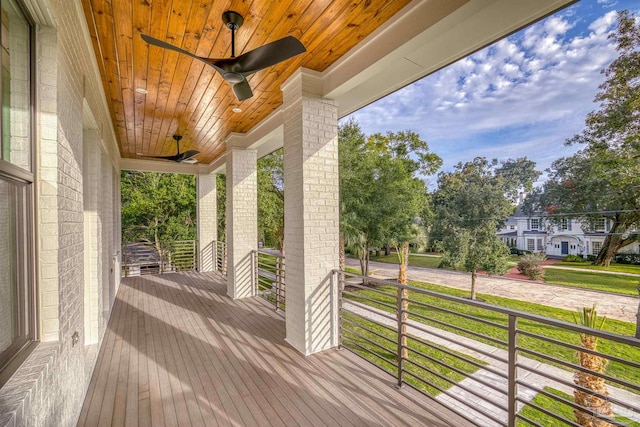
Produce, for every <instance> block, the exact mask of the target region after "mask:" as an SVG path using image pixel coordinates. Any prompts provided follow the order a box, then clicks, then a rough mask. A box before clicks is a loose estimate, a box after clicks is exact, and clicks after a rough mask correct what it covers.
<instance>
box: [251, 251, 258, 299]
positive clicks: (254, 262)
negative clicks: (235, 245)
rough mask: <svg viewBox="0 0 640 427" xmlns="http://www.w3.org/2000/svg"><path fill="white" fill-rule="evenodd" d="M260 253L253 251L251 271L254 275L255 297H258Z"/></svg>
mask: <svg viewBox="0 0 640 427" xmlns="http://www.w3.org/2000/svg"><path fill="white" fill-rule="evenodd" d="M257 261H258V251H251V271H252V273H253V296H254V297H255V296H257V295H258V262H257Z"/></svg>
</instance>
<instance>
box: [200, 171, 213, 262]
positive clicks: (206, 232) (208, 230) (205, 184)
mask: <svg viewBox="0 0 640 427" xmlns="http://www.w3.org/2000/svg"><path fill="white" fill-rule="evenodd" d="M196 180H197V191H198V194H197V197H198V206H197V220H196V223H197V225H198V251H199V253H198V270H199V271H214V270H215V263H216V243H215V242H216V240H218V205H217V200H216V174H207V175H205V174H203V175H198V176H197V177H196Z"/></svg>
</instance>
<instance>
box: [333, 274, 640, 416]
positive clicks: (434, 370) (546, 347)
mask: <svg viewBox="0 0 640 427" xmlns="http://www.w3.org/2000/svg"><path fill="white" fill-rule="evenodd" d="M334 273H335V274H337V275H338V276H339V279H338V280H339V283H341V285H340V290H339V299H338V302H339V331H340V333H339V343H340V347H343V348H347V349H349V350H351V351H353V352H354V353H356V354H358V355H360V356H362V357H364V358H365V359H367V360H369V361H371V362H373V363H375V364H376V365H377V366H379V367H380V368H382V369H384V370H386V371H387V372H389V373H390V374H392V375H394V376H395V377H396V379H397V383H398V386H405V385H409V386H411V387H414V388H416V389H418V390H420V391H421V392H423V393H425V394H428V395H431V396H433V397H434V398H435V399H436V400H438V401H440V402H441V403H443V404H444V405H445V406H447V407H449V408H450V409H452V410H453V411H455V412H457V413H458V414H459V415H461V416H463V417H464V418H466V419H468V420H469V421H471V422H473V423H474V424H477V425H482V426H493V425H496V426H509V427H513V426H516V425H518V426H520V425H533V426H547V425H570V426H580V424H579V423H578V422H577V421H576V420H577V417H583V419H585V418H586V419H589V418H591V420H592V421H593V425H597V426H610V425H614V426H627V425H633V426H640V340H638V339H636V338H633V337H632V336H631V334H632V333H633V328H632V327H629V328H628V329H629V331H627V330H626V329H625V328H626V326H625V325H623V324H622V322H615V321H611V322H612V326H611V327H612V328H615V329H616V330H621V331H624V332H625V333H627V332H628V333H629V336H626V335H622V334H621V333H611V332H607V331H603V330H598V329H591V328H587V327H584V326H580V325H577V324H574V323H569V322H565V321H562V320H557V319H552V318H548V317H543V316H539V315H535V314H530V313H526V312H522V311H518V310H512V309H508V308H504V307H499V306H494V305H490V304H486V303H483V302H480V301H472V300H469V299H466V298H461V297H457V296H452V295H447V294H441V293H437V292H433V291H429V290H427V289H423V288H418V287H412V286H403V285H399V284H397V283H395V282H392V281H386V280H379V279H374V278H371V277H366V278H365V277H364V276H361V275H358V274H352V273H347V272H343V271H335V272H334ZM342 275H344V281H342V277H343V276H342ZM365 279H366V283H367V284H366V285H364V284H363V283H365V282H364V280H365ZM613 323H615V324H613ZM629 326H632V325H629ZM589 337H592V338H589ZM585 339H587V340H589V339H596V340H597V341H598V347H597V350H596V349H589V348H585V347H583V346H582V345H581V342H583V340H585ZM598 363H600V364H601V365H598ZM598 366H606V368H605V369H603V370H601V369H599V368H598ZM604 387H606V388H604ZM574 394H575V396H576V398H575V399H574ZM585 402H590V404H589V407H586V406H584V405H585Z"/></svg>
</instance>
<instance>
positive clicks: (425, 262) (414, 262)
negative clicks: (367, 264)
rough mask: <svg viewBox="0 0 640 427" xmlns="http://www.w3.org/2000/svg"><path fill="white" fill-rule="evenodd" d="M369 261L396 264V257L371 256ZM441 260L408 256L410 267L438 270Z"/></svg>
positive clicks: (394, 255) (430, 257)
mask: <svg viewBox="0 0 640 427" xmlns="http://www.w3.org/2000/svg"><path fill="white" fill-rule="evenodd" d="M370 260H371V261H379V262H388V263H390V264H398V256H397V255H396V254H391V255H382V256H372V257H370ZM441 260H442V257H439V256H415V255H412V254H409V265H410V266H411V267H425V268H438V266H439V265H440V261H441Z"/></svg>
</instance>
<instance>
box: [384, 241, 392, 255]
mask: <svg viewBox="0 0 640 427" xmlns="http://www.w3.org/2000/svg"><path fill="white" fill-rule="evenodd" d="M390 247H391V245H390V244H388V243H387V244H386V245H384V254H385V256H389V254H390V253H391V251H390V250H389V248H390Z"/></svg>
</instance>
